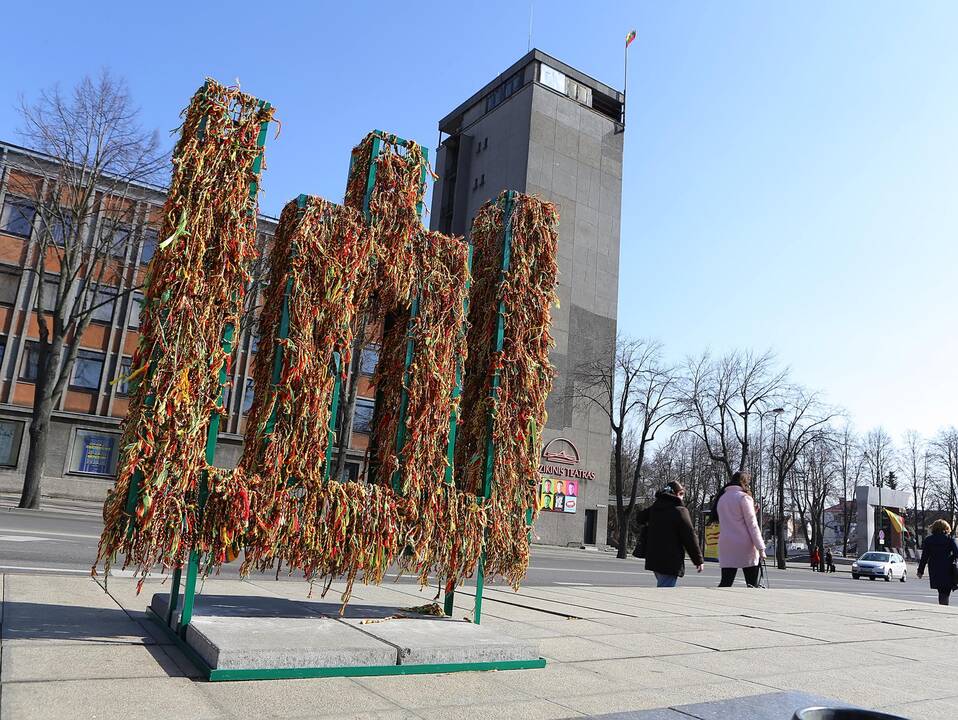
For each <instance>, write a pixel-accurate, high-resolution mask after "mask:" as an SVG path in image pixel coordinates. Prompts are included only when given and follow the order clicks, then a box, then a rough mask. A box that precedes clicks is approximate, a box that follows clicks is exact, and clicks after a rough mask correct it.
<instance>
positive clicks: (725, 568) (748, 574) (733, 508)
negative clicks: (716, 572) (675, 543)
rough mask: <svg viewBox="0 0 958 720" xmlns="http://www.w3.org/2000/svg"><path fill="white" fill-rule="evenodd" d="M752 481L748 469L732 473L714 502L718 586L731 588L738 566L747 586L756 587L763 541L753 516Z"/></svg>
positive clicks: (763, 546)
mask: <svg viewBox="0 0 958 720" xmlns="http://www.w3.org/2000/svg"><path fill="white" fill-rule="evenodd" d="M751 480H752V476H751V475H749V474H748V473H747V472H741V471H739V472H737V473H735V474H734V475H733V476H732V481H731V482H730V483H729V484H728V485H726V486H725V487H724V488H722V492H721V494H720V495H719V497H718V501H717V502H716V503H715V509H716V513H717V514H718V520H719V565H720V566H721V567H722V582H721V583H719V587H732V583H733V582H735V574H736V572H737V571H738V569H739V568H741V569H742V574H743V575H744V576H745V584H746V585H748V586H749V587H757V586H758V572H759V562H761V559H762V558H763V557H765V541H764V540H763V539H762V533H761V531H760V530H759V527H758V520H757V519H756V517H755V500H753V499H752V493H751V488H750V485H751Z"/></svg>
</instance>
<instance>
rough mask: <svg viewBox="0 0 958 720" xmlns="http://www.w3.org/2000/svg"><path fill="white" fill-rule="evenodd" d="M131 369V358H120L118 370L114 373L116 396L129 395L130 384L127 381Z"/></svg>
mask: <svg viewBox="0 0 958 720" xmlns="http://www.w3.org/2000/svg"><path fill="white" fill-rule="evenodd" d="M132 368H133V358H128V357H125V358H120V368H119V369H118V370H117V373H116V394H117V395H129V394H130V384H129V382H128V381H127V377H129V375H130V372H132Z"/></svg>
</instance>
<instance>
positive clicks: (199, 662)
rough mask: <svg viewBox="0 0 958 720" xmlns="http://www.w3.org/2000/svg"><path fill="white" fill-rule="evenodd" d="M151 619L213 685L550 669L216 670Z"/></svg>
mask: <svg viewBox="0 0 958 720" xmlns="http://www.w3.org/2000/svg"><path fill="white" fill-rule="evenodd" d="M146 614H147V616H148V617H149V618H150V619H151V620H152V621H153V622H155V623H156V624H157V625H158V626H159V628H160V630H161V631H162V632H163V633H164V634H165V635H166V636H167V637H168V638H169V639H170V640H171V641H172V642H173V643H174V644H175V645H176V646H177V647H178V648H179V649H180V650H182V651H183V654H184V655H186V657H187V658H189V660H190V662H191V663H193V665H194V666H195V667H196V669H197V670H198V671H199V672H200V675H201V676H202V677H203V679H205V680H208V681H210V682H223V681H231V680H232V681H237V680H288V679H304V678H328V677H372V676H383V675H425V674H432V673H454V672H479V671H489V670H536V669H540V668H544V667H545V666H546V660H545V658H541V657H540V658H535V659H533V660H502V661H499V662H471V663H470V662H464V663H429V664H423V665H359V666H342V667H304V668H250V669H236V670H215V669H213V668H211V667H210V666H209V665H208V664H207V663H206V661H205V660H204V659H203V658H202V657H200V655H199V653H197V652H196V651H195V650H194V649H193V648H192V647H191V646H190V645H189V643H187V642H186V640H185V638H184V637H181V636H180V635H179V634H178V633H177V632H175V631H174V630H173V629H172V628H171V627H170V626H169V625H168V624H167V623H165V622H163V618H161V617H159V616H158V615H157V614H156V613H154V612H153V610H151V609H149V608H148V609H147V611H146Z"/></svg>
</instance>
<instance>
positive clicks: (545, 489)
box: [539, 438, 595, 513]
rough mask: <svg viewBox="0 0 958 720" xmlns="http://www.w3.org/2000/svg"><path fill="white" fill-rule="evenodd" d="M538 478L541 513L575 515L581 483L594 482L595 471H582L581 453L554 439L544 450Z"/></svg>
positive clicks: (569, 443)
mask: <svg viewBox="0 0 958 720" xmlns="http://www.w3.org/2000/svg"><path fill="white" fill-rule="evenodd" d="M539 474H540V476H541V477H542V479H541V481H540V483H539V509H540V510H547V511H549V512H563V513H574V512H575V511H576V506H577V505H578V499H579V481H580V480H595V472H594V471H592V470H584V469H582V468H580V467H579V450H578V449H577V448H576V446H575V445H574V444H573V442H572V441H571V440H567V439H566V438H554V439H552V440H550V441H549V442H548V443H546V445H545V447H543V448H542V462H541V463H540V465H539Z"/></svg>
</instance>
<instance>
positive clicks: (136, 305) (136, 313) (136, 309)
mask: <svg viewBox="0 0 958 720" xmlns="http://www.w3.org/2000/svg"><path fill="white" fill-rule="evenodd" d="M145 299H146V298H145V297H144V296H143V293H141V292H135V293H133V297H132V298H131V299H130V322H129V326H130V327H131V328H138V327H140V311H141V310H142V309H143V303H144V301H145Z"/></svg>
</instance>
